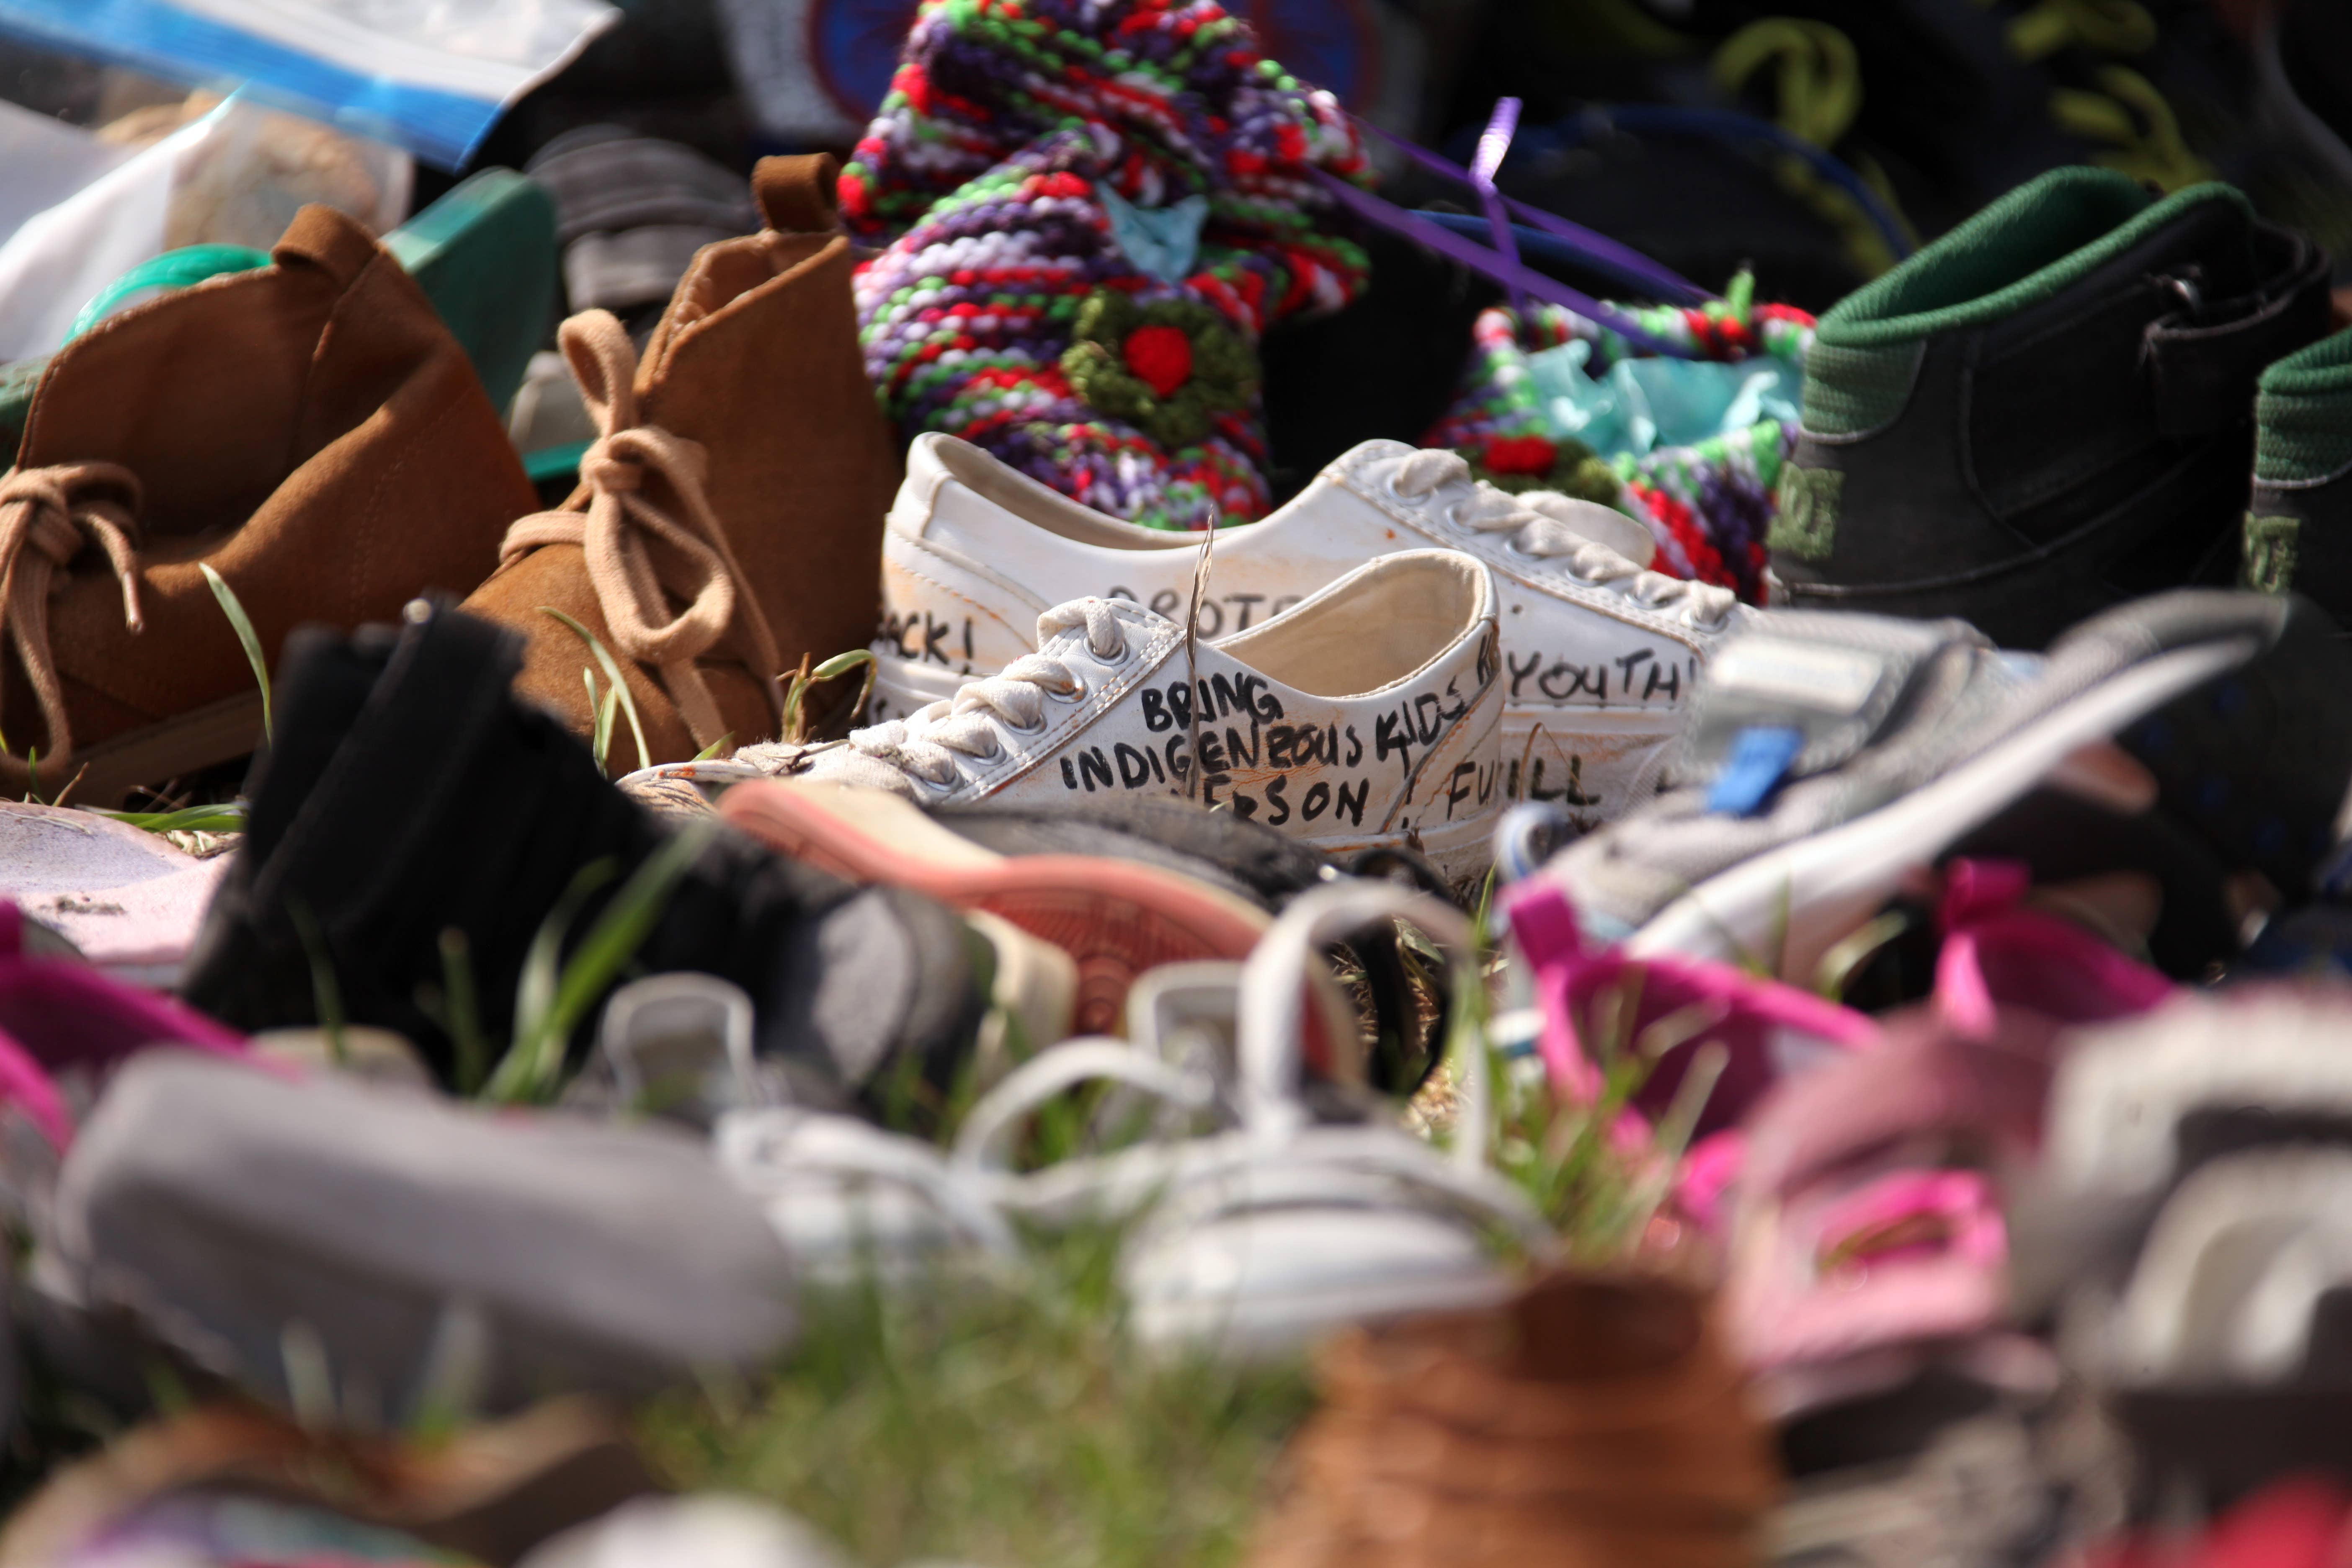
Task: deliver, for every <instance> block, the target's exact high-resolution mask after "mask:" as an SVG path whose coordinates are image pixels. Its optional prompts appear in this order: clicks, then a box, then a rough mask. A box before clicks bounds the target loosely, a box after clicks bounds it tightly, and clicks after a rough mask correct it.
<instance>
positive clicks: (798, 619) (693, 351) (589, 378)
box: [465, 155, 899, 765]
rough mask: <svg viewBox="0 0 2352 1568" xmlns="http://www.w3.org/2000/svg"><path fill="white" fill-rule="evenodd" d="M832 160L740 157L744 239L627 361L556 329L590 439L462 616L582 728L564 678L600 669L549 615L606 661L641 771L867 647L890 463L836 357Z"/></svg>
mask: <svg viewBox="0 0 2352 1568" xmlns="http://www.w3.org/2000/svg"><path fill="white" fill-rule="evenodd" d="M837 172H838V171H837V168H836V166H835V162H834V160H833V159H832V158H830V157H827V156H823V155H819V156H812V157H798V158H769V159H765V160H763V161H762V162H761V164H760V166H759V169H758V171H757V172H756V173H755V174H754V175H753V176H752V190H753V194H754V195H756V196H757V197H758V198H759V202H760V206H761V212H762V213H763V214H764V215H765V216H766V220H767V225H768V226H767V228H766V229H765V230H763V231H762V232H761V233H760V234H757V235H752V236H749V237H745V238H741V239H730V240H722V241H721V242H719V244H717V245H711V246H706V247H703V249H702V250H701V251H700V252H699V253H698V255H697V256H696V257H695V258H694V264H693V265H692V266H691V267H690V268H688V270H687V274H686V276H685V277H684V278H683V279H680V280H679V282H678V286H677V293H676V295H675V296H673V298H672V299H671V300H670V306H669V310H668V311H667V313H666V314H665V315H664V316H663V317H662V320H661V323H660V325H658V326H657V327H656V328H655V329H654V332H653V336H652V338H651V339H650V340H649V341H648V342H646V349H645V353H644V354H643V356H642V357H640V356H639V355H638V354H637V353H636V352H635V349H634V348H633V347H632V345H631V343H630V342H629V339H628V337H627V335H626V334H625V332H624V331H622V329H621V325H620V323H619V321H617V320H615V319H614V317H612V316H611V315H609V314H607V313H605V312H604V311H602V310H589V311H583V313H581V314H580V315H577V316H574V317H573V318H572V320H571V321H567V322H565V323H564V326H563V331H562V335H561V342H562V348H563V352H564V354H565V356H566V357H567V358H568V359H569V360H570V362H571V364H572V374H574V375H575V376H576V377H577V378H578V380H579V383H580V387H581V391H582V393H583V396H584V398H585V400H586V402H587V405H588V409H589V412H590V414H591V415H592V416H593V418H594V420H595V422H596V427H597V429H598V430H599V431H600V432H601V433H602V434H601V436H600V438H599V439H598V440H597V441H596V442H595V443H594V444H593V446H591V447H589V449H588V452H587V454H586V455H585V456H584V457H583V458H582V459H581V463H580V478H581V484H580V488H579V489H577V490H575V491H573V492H572V497H571V499H570V500H567V501H565V503H564V505H563V507H562V509H561V510H556V511H551V512H541V513H539V514H537V515H536V516H532V517H527V518H524V519H522V520H521V521H519V522H517V523H516V524H515V525H514V527H513V529H512V530H511V531H509V533H508V535H507V539H506V546H505V551H504V554H503V556H502V558H501V561H500V563H499V571H498V574H497V575H495V576H493V577H492V578H491V579H490V580H489V581H488V582H487V583H485V584H482V585H481V587H480V588H479V589H478V591H477V592H476V593H475V595H474V596H473V597H472V598H470V599H468V600H467V602H466V605H465V607H466V609H467V611H468V612H470V613H472V614H474V615H477V616H481V617H483V618H484V619H486V620H491V621H497V622H499V623H500V624H502V625H505V626H510V627H512V628H514V629H515V630H517V631H520V632H521V633H522V634H523V635H524V636H525V637H528V638H529V639H530V648H529V651H528V652H527V654H526V655H525V660H524V666H523V672H522V674H521V675H520V677H518V678H517V679H516V689H517V690H518V691H520V692H522V693H524V694H525V695H527V696H529V697H530V698H531V699H532V700H534V701H536V702H539V703H540V704H541V705H542V706H545V707H547V708H550V709H551V710H554V711H555V712H556V713H558V714H559V715H561V716H562V718H563V719H564V720H565V721H567V722H568V723H569V724H570V725H571V726H572V729H573V730H574V731H577V732H579V733H580V734H582V735H588V734H591V733H593V731H594V728H595V715H594V713H593V711H592V710H591V705H590V700H589V694H588V687H587V683H586V682H585V681H584V680H583V679H582V672H583V670H586V671H589V672H592V673H593V674H594V675H595V676H596V677H597V679H598V684H599V686H600V687H601V686H603V685H604V679H605V678H604V671H603V669H602V668H601V662H600V661H599V660H598V659H597V658H596V657H595V654H594V651H593V649H591V648H590V647H588V645H587V644H586V643H585V642H584V641H583V639H582V638H581V637H580V635H579V633H577V632H576V631H574V630H572V628H571V627H570V626H565V625H564V624H563V622H562V620H560V619H558V618H557V616H554V615H551V614H549V613H548V612H549V611H559V612H561V613H562V615H563V616H569V617H570V618H571V619H572V620H574V621H576V622H578V623H579V624H580V625H581V626H584V627H585V628H587V630H588V632H589V633H590V634H591V635H592V636H593V637H595V638H596V639H597V640H598V641H599V642H600V643H602V644H603V645H604V647H605V649H606V650H607V651H608V652H610V653H611V654H612V655H613V656H614V658H615V659H616V661H617V662H618V663H619V665H620V668H622V670H623V672H624V674H625V679H626V680H627V683H628V689H629V693H630V696H631V698H632V699H633V700H634V701H635V707H636V710H637V713H638V715H639V716H640V718H641V719H642V721H643V724H644V731H645V742H646V750H647V752H648V753H649V760H650V761H652V762H655V763H677V762H685V761H687V760H688V759H690V758H692V757H693V756H695V755H696V754H697V753H698V752H701V751H703V750H705V749H707V748H709V747H712V746H715V745H719V743H720V742H726V745H725V746H722V747H721V749H722V750H725V749H730V748H731V746H733V745H744V744H749V743H751V742H754V741H767V740H772V739H774V738H776V737H777V735H778V734H779V732H780V729H781V725H782V710H783V687H782V681H781V679H779V678H781V677H782V676H784V675H786V674H787V673H788V672H789V671H791V670H792V669H793V668H796V667H797V666H798V664H799V663H800V660H801V658H802V656H803V654H806V655H810V656H813V658H814V660H819V661H821V660H824V659H826V658H831V657H832V656H833V655H835V654H837V653H843V652H846V651H848V650H850V649H853V648H862V647H866V644H867V643H869V642H870V641H872V639H873V637H874V630H875V626H876V624H877V621H878V620H879V619H880V614H881V576H882V519H883V514H884V513H885V512H886V511H887V510H888V509H889V505H890V498H891V495H892V493H893V492H894V490H895V489H896V488H897V485H898V477H899V467H898V459H897V458H895V457H894V456H893V455H892V451H891V447H890V441H889V435H888V432H887V427H886V426H884V424H883V421H882V416H881V412H880V410H879V409H878V407H877V405H876V403H875V401H874V394H873V391H872V389H871V388H870V387H869V386H868V384H867V383H866V369H865V363H864V361H863V359H862V358H861V357H860V354H859V351H858V346H857V320H856V310H855V307H854V305H853V303H852V300H851V298H850V287H849V284H850V252H849V242H848V240H847V239H846V238H845V237H842V236H841V235H839V234H837V233H835V231H834V181H835V177H836V174H837ZM618 729H619V734H618V736H616V738H615V739H614V742H613V748H614V751H615V752H616V753H617V758H618V760H619V762H620V765H634V764H635V752H634V747H633V742H631V741H630V740H629V739H627V735H628V731H627V727H626V726H620V727H618Z"/></svg>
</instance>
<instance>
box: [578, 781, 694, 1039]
mask: <svg viewBox="0 0 2352 1568" xmlns="http://www.w3.org/2000/svg"><path fill="white" fill-rule="evenodd" d="M718 835H719V824H718V822H717V820H716V819H713V818H703V819H699V820H697V821H695V822H693V823H690V824H688V826H686V827H685V828H683V829H681V830H680V831H679V832H678V834H677V836H676V837H673V838H671V839H670V840H669V842H667V844H664V845H663V846H662V847H660V848H658V849H656V850H655V851H654V852H653V853H652V854H651V855H648V856H647V857H646V861H645V864H643V865H642V866H639V867H638V868H636V870H635V871H634V872H633V873H631V874H630V877H629V879H628V880H627V881H626V882H624V883H623V884H622V885H621V890H620V891H619V892H617V893H615V894H614V895H613V901H612V903H611V904H610V905H608V906H606V908H605V910H604V913H603V914H601V915H599V916H598V917H597V919H596V923H595V924H594V925H593V926H592V927H591V928H589V931H588V934H587V936H586V937H585V938H583V940H582V942H581V943H580V946H579V949H578V950H577V951H576V952H573V953H572V962H571V963H567V964H565V965H564V966H563V973H562V978H561V979H560V980H559V981H558V982H557V983H556V987H555V996H554V1005H553V1007H552V1008H551V1011H550V1013H549V1016H548V1019H547V1027H548V1029H549V1031H550V1032H551V1034H552V1035H553V1036H554V1037H555V1038H556V1039H558V1040H562V1039H565V1038H568V1037H570V1035H571V1033H572V1029H573V1028H574V1027H576V1026H578V1025H579V1023H580V1020H581V1019H583V1018H584V1017H585V1016H587V1015H588V1009H589V1008H591V1007H593V1006H594V1005H596V1000H597V998H599V997H601V996H602V995H604V992H605V990H606V988H608V987H609V986H610V985H611V984H613V982H614V981H615V980H617V979H619V978H620V974H621V971H622V969H623V967H624V966H625V965H626V964H627V963H628V962H629V960H631V959H632V958H635V956H636V953H637V949H638V948H640V947H642V946H643V945H644V944H645V940H646V936H647V934H648V933H650V932H651V931H653V929H654V922H655V921H657V920H659V919H660V918H661V913H662V911H663V910H665V909H667V908H668V907H669V898H670V894H672V893H673V892H675V891H677V885H678V883H680V882H681V881H683V880H685V879H686V873H687V870H688V868H690V867H691V866H692V865H693V864H694V863H695V861H696V860H698V859H699V858H701V856H702V852H703V850H704V849H706V848H708V847H709V845H710V841H711V840H712V839H713V838H715V837H718Z"/></svg>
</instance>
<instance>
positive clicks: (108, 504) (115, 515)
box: [0, 463, 146, 763]
mask: <svg viewBox="0 0 2352 1568" xmlns="http://www.w3.org/2000/svg"><path fill="white" fill-rule="evenodd" d="M139 502H140V488H139V479H138V477H137V476H136V475H134V474H133V473H131V470H130V469H128V468H123V467H122V466H121V464H119V463H59V464H54V465H52V466H50V467H47V468H14V469H11V470H9V472H8V473H7V474H6V475H5V477H0V628H5V631H6V633H7V636H8V640H9V642H10V643H11V644H12V645H13V646H14V647H15V648H16V658H17V660H18V662H20V663H21V664H22V665H23V666H24V669H25V679H26V684H27V685H29V686H31V687H32V689H33V700H35V701H36V702H37V703H38V704H39V706H40V710H41V722H42V723H43V725H44V726H46V728H47V731H48V735H47V739H48V743H49V754H50V756H51V757H52V758H53V759H54V760H56V761H57V762H59V763H62V762H64V761H65V759H66V758H68V757H69V756H71V755H72V754H73V730H72V727H71V725H70V723H69V722H68V719H67V717H66V700H65V689H64V686H63V684H62V682H61V681H60V680H59V679H58V661H57V655H56V654H55V652H54V651H53V650H52V649H51V648H50V647H49V600H50V599H51V598H52V597H53V596H54V595H55V594H56V593H57V592H58V590H61V589H62V588H63V587H64V585H65V584H64V582H63V581H61V580H60V574H64V573H66V572H67V570H68V567H70V565H71V564H72V563H73V559H74V557H75V556H77V555H79V553H80V552H81V549H82V546H83V544H84V543H85V542H89V543H94V544H96V545H97V546H98V547H99V549H100V550H101V551H103V552H105V554H106V560H107V564H108V565H110V566H111V567H112V568H113V569H114V575H115V579H116V580H117V581H118V582H120V583H121V584H122V622H123V625H125V626H129V627H130V628H131V630H132V631H133V632H137V631H140V630H142V629H144V627H145V626H146V622H145V620H144V619H143V618H142V616H141V615H140V612H139V549H138V538H137V534H138V523H137V522H136V521H134V519H135V517H136V515H137V512H138V510H139Z"/></svg>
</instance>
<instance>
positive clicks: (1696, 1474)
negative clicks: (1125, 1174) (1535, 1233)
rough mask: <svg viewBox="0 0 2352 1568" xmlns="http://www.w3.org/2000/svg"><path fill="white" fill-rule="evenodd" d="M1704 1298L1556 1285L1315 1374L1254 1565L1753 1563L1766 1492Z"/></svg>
mask: <svg viewBox="0 0 2352 1568" xmlns="http://www.w3.org/2000/svg"><path fill="white" fill-rule="evenodd" d="M1709 1319H1710V1310H1709V1304H1708V1302H1707V1301H1706V1298H1705V1297H1703V1296H1701V1295H1700V1294H1698V1293H1697V1292H1696V1291H1695V1290H1693V1289H1690V1288H1689V1287H1688V1286H1686V1285H1684V1284H1682V1283H1679V1282H1677V1281H1675V1280H1672V1279H1666V1278H1664V1277H1659V1276H1653V1275H1644V1274H1640V1273H1631V1274H1624V1275H1614V1276H1612V1275H1607V1274H1598V1275H1596V1274H1577V1273H1565V1272H1562V1273H1553V1274H1550V1275H1548V1276H1546V1277H1544V1278H1542V1279H1538V1280H1537V1281H1536V1282H1535V1283H1534V1284H1533V1285H1531V1286H1529V1287H1528V1289H1527V1290H1526V1291H1525V1292H1523V1293H1522V1294H1521V1295H1519V1296H1518V1297H1517V1299H1515V1300H1512V1301H1511V1302H1510V1303H1508V1304H1507V1305H1506V1306H1502V1307H1499V1308H1495V1309H1490V1310H1485V1311H1480V1312H1465V1313H1454V1314H1444V1315H1436V1316H1431V1317H1426V1318H1417V1319H1412V1320H1409V1321H1405V1322H1402V1323H1398V1324H1396V1325H1394V1326H1392V1327H1390V1328H1385V1329H1376V1330H1369V1331H1362V1330H1360V1331H1355V1332H1352V1333H1350V1334H1349V1335H1347V1336H1346V1337H1345V1338H1343V1339H1341V1340H1339V1342H1337V1343H1335V1344H1334V1345H1333V1346H1332V1347H1331V1348H1330V1349H1329V1350H1328V1352H1326V1354H1325V1356H1324V1358H1323V1363H1322V1374H1323V1375H1322V1382H1323V1393H1324V1406H1323V1408H1322V1410H1321V1411H1320V1412H1318V1414H1317V1415H1315V1416H1314V1417H1313V1418H1312V1419H1311V1420H1310V1421H1309V1422H1308V1424H1307V1428H1306V1430H1305V1431H1304V1432H1302V1433H1301V1434H1300V1435H1299V1436H1297V1438H1296V1439H1294V1441H1293V1443H1292V1446H1291V1450H1290V1458H1289V1464H1288V1486H1287V1489H1286V1491H1285V1492H1284V1494H1283V1495H1282V1496H1281V1498H1280V1499H1279V1500H1278V1501H1277V1502H1276V1505H1275V1508H1274V1510H1273V1514H1272V1516H1271V1518H1269V1519H1268V1520H1267V1521H1265V1523H1264V1524H1263V1525H1261V1526H1260V1528H1259V1531H1258V1535H1257V1538H1256V1541H1255V1545H1254V1546H1253V1548H1252V1551H1251V1554H1250V1558H1249V1561H1250V1562H1251V1563H1252V1564H1254V1568H1314V1565H1321V1564H1329V1565H1331V1568H1339V1564H1343V1563H1344V1564H1349V1565H1350V1568H1357V1565H1360V1568H1416V1565H1420V1564H1437V1563H1458V1564H1462V1565H1464V1568H1488V1565H1492V1568H1503V1565H1504V1564H1514V1565H1517V1564H1550V1563H1559V1564H1563V1565H1567V1564H1576V1565H1579V1568H1581V1565H1584V1564H1591V1565H1593V1568H1600V1565H1601V1564H1611V1565H1615V1564H1630V1563H1643V1564H1651V1563H1654V1564H1659V1565H1661V1568H1664V1565H1667V1564H1672V1565H1674V1568H1751V1565H1752V1564H1754V1563H1757V1562H1759V1558H1760V1547H1761V1543H1762V1527H1763V1525H1764V1522H1765V1516H1766V1514H1767V1512H1768V1510H1769V1509H1770V1507H1771V1506H1772V1503H1773V1501H1774V1500H1775V1499H1776V1497H1777V1496H1778V1494H1779V1491H1780V1478H1779V1476H1778V1475H1777V1474H1776V1473H1775V1467H1774V1464H1773V1460H1772V1455H1771V1446H1770V1442H1769V1438H1768V1437H1767V1436H1766V1434H1765V1432H1764V1430H1763V1428H1762V1427H1761V1426H1760V1425H1759V1423H1758V1422H1757V1421H1756V1419H1755V1417H1754V1416H1753V1415H1750V1414H1749V1412H1748V1408H1747V1405H1746V1402H1745V1395H1744V1392H1743V1389H1742V1386H1741V1378H1740V1374H1739V1372H1738V1367H1737V1366H1736V1365H1734V1363H1732V1361H1731V1358H1730V1357H1729V1355H1728V1354H1727V1353H1726V1352H1725V1350H1724V1348H1723V1345H1722V1343H1721V1342H1720V1340H1719V1339H1718V1338H1717V1334H1716V1331H1715V1329H1714V1327H1713V1325H1712V1323H1711V1322H1710V1321H1709Z"/></svg>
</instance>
